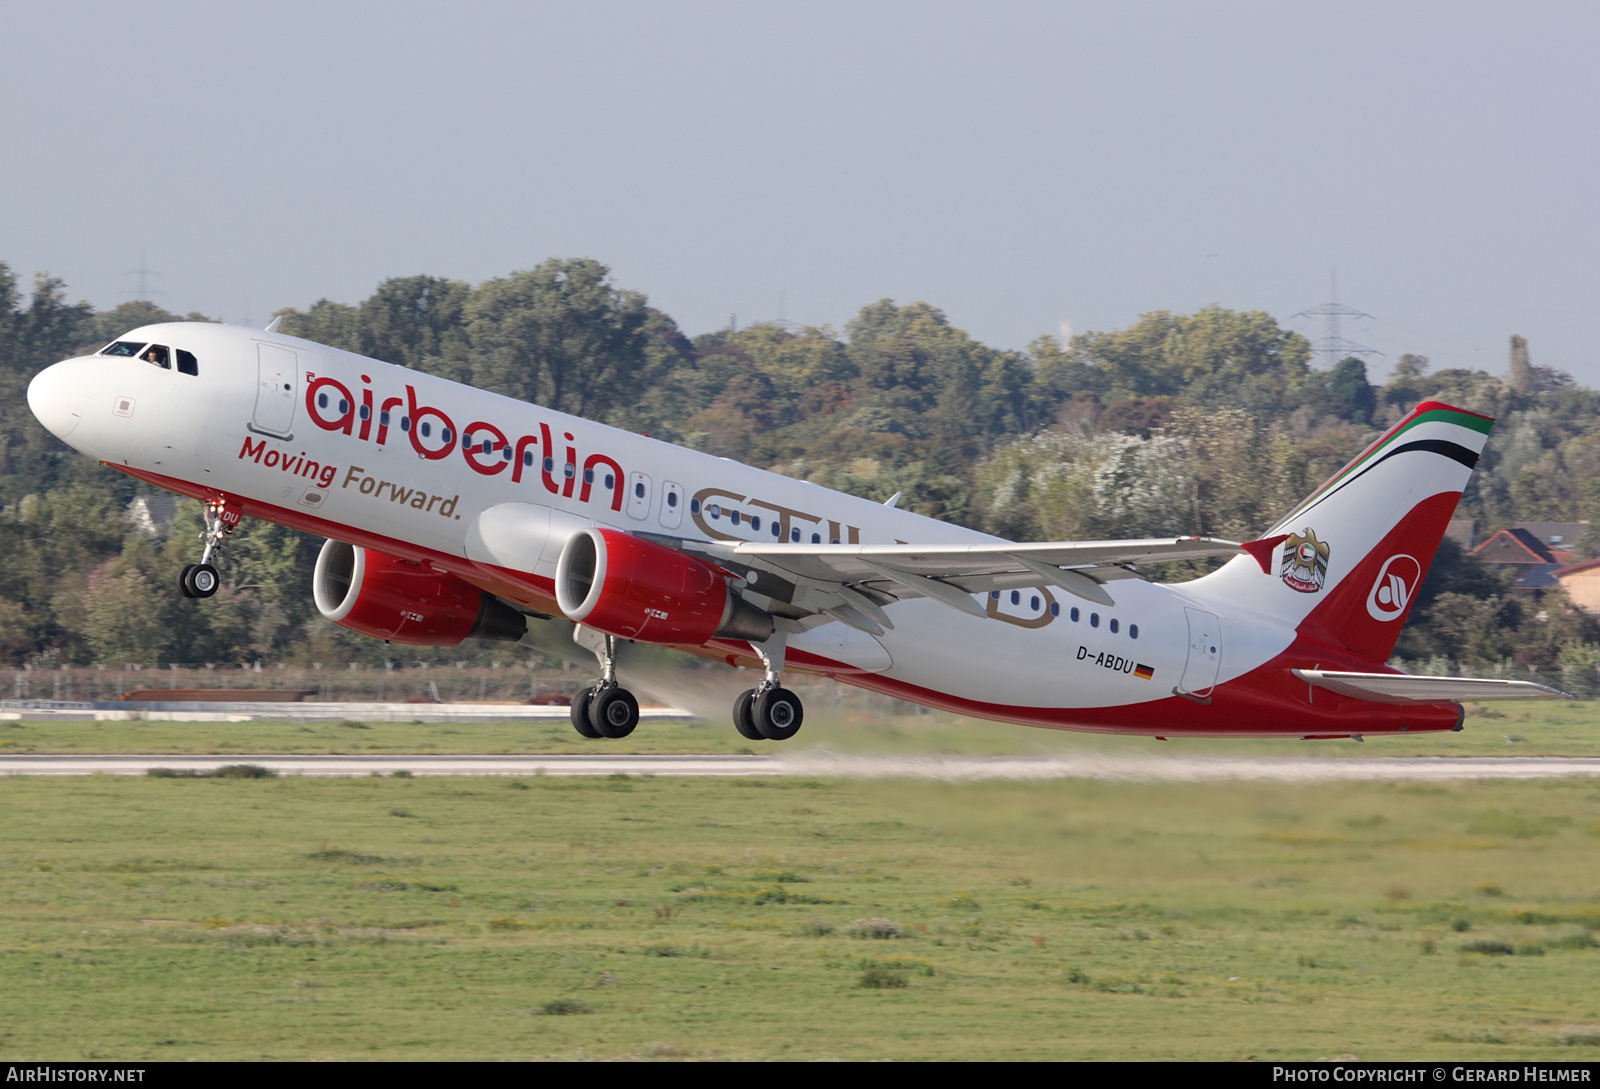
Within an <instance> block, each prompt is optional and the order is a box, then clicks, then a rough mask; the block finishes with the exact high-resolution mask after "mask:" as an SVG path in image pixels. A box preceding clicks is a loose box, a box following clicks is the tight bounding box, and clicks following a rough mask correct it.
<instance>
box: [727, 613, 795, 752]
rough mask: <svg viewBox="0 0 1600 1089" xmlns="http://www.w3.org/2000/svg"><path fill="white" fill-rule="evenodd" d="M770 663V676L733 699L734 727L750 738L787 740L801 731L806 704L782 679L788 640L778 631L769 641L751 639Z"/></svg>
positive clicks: (764, 661)
mask: <svg viewBox="0 0 1600 1089" xmlns="http://www.w3.org/2000/svg"><path fill="white" fill-rule="evenodd" d="M750 646H751V648H752V649H753V650H755V652H756V653H757V654H758V655H760V656H761V664H762V665H764V666H766V669H767V672H766V676H765V677H763V678H762V680H761V683H760V684H759V685H757V686H756V687H755V688H751V689H747V690H746V691H744V692H741V693H739V698H738V699H736V700H734V701H733V727H734V729H736V730H738V731H739V736H740V737H743V738H747V739H748V740H750V741H787V740H789V739H790V738H791V737H793V736H794V735H795V734H797V733H799V732H800V724H801V722H803V721H804V720H805V708H804V707H803V706H802V705H801V703H800V697H799V696H797V695H795V694H794V693H793V692H791V691H789V690H788V689H787V688H784V687H782V686H780V685H779V683H778V673H779V672H780V671H781V670H782V669H783V660H784V650H785V641H784V638H783V636H782V634H781V633H775V634H774V635H773V637H772V638H770V639H768V640H767V642H766V644H765V645H763V644H760V643H751V644H750Z"/></svg>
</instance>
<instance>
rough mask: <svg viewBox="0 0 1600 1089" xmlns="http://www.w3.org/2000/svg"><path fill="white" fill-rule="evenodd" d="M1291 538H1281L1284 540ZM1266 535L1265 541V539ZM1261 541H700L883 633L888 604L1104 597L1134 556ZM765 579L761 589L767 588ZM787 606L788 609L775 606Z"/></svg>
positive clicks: (718, 559)
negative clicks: (1028, 593)
mask: <svg viewBox="0 0 1600 1089" xmlns="http://www.w3.org/2000/svg"><path fill="white" fill-rule="evenodd" d="M1280 540H1282V538H1276V539H1273V540H1272V542H1271V545H1272V546H1273V547H1275V546H1276V545H1277V543H1278V541H1280ZM1260 543H1261V544H1265V542H1260ZM1257 544H1258V542H1254V541H1252V542H1249V543H1248V544H1239V543H1237V542H1234V541H1224V540H1220V539H1217V538H1212V537H1162V538H1151V539H1147V540H1136V541H1046V542H1035V543H1028V544H1018V543H1013V542H1008V541H984V542H980V543H976V544H961V545H913V544H892V545H876V544H875V545H863V544H838V545H835V544H829V545H822V544H814V545H807V544H760V543H754V542H710V543H699V542H697V543H696V544H695V545H694V546H693V549H694V550H695V551H697V552H700V553H701V554H703V555H705V556H706V557H707V558H708V559H710V560H711V561H712V562H714V563H719V564H722V565H724V566H734V567H743V568H745V569H747V570H750V569H753V570H755V571H764V572H770V573H772V574H774V575H776V576H778V578H779V579H781V580H783V581H784V582H786V583H788V584H790V585H792V586H793V587H794V593H793V594H791V595H789V597H788V599H787V600H786V602H785V604H788V605H789V606H791V607H792V610H793V611H797V612H798V614H799V615H800V616H805V615H815V614H818V613H825V614H828V615H829V616H830V617H832V618H833V619H836V620H841V621H843V622H845V623H846V624H849V625H851V626H852V627H857V628H861V629H862V630H864V631H868V632H871V633H872V634H874V635H877V634H881V633H882V630H883V629H885V628H892V627H894V624H893V623H892V622H891V621H890V620H889V618H888V617H887V616H886V615H885V614H884V613H883V609H882V606H883V605H886V604H889V603H890V602H892V601H896V600H900V599H903V598H908V597H927V598H932V599H933V600H935V601H939V602H942V603H943V604H945V605H949V606H950V607H951V608H954V609H958V610H960V611H962V612H965V613H970V614H972V615H973V616H983V615H985V612H984V608H983V606H982V605H980V604H978V603H977V602H976V601H974V600H973V598H972V595H973V594H981V593H989V592H990V591H994V590H1009V589H1016V588H1019V587H1024V586H1041V585H1050V586H1055V587H1057V588H1059V589H1062V590H1065V591H1067V592H1068V593H1071V594H1075V595H1077V596H1078V597H1081V598H1084V599H1085V600H1087V601H1092V602H1094V603H1096V604H1098V605H1105V606H1111V605H1114V604H1115V603H1116V602H1115V601H1114V599H1113V598H1112V597H1111V595H1110V593H1109V592H1107V590H1106V589H1105V586H1104V584H1105V583H1108V582H1113V581H1116V580H1118V579H1128V578H1137V577H1138V576H1137V574H1136V573H1135V572H1133V571H1131V570H1129V568H1128V565H1132V564H1137V563H1159V562H1167V561H1172V560H1191V559H1200V558H1203V557H1208V556H1233V555H1238V554H1241V553H1249V554H1251V555H1254V556H1256V559H1257V561H1258V562H1260V563H1262V564H1263V569H1265V563H1266V560H1265V559H1264V558H1263V556H1264V555H1270V548H1268V549H1266V550H1265V551H1262V550H1260V549H1258V548H1256V547H1253V546H1256V545H1257ZM762 581H763V580H761V579H759V578H757V579H755V580H753V588H754V589H756V590H757V591H758V592H759V591H761V590H762ZM774 611H775V612H781V611H782V610H781V609H775V610H774Z"/></svg>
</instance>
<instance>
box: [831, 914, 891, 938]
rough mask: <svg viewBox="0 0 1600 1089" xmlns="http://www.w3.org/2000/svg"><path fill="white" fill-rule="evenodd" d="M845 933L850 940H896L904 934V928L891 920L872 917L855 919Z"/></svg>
mask: <svg viewBox="0 0 1600 1089" xmlns="http://www.w3.org/2000/svg"><path fill="white" fill-rule="evenodd" d="M845 932H846V933H847V934H849V935H850V936H851V937H852V938H879V939H887V938H898V937H901V936H902V935H904V934H905V928H904V927H902V926H901V925H900V924H899V923H897V922H895V921H894V920H893V919H885V918H883V917H882V916H877V915H875V916H873V917H872V918H870V919H857V920H856V921H855V922H853V923H851V924H850V925H849V926H848V927H846V928H845Z"/></svg>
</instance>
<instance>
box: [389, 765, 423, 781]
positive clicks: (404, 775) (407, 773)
mask: <svg viewBox="0 0 1600 1089" xmlns="http://www.w3.org/2000/svg"><path fill="white" fill-rule="evenodd" d="M389 778H391V779H415V778H416V776H414V775H412V774H411V769H410V768H400V769H399V770H398V771H391V772H390V773H389Z"/></svg>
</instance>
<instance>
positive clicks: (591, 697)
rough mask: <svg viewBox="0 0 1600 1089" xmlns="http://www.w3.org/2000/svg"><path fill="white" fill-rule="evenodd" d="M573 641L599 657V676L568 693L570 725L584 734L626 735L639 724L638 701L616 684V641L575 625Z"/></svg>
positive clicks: (618, 736) (590, 736)
mask: <svg viewBox="0 0 1600 1089" xmlns="http://www.w3.org/2000/svg"><path fill="white" fill-rule="evenodd" d="M572 639H573V642H575V643H577V644H578V645H579V646H581V647H585V648H587V649H588V650H591V651H593V652H594V656H595V657H596V658H598V659H599V660H600V680H599V682H598V683H597V684H595V686H594V687H593V688H586V689H584V690H583V691H582V692H579V693H578V694H577V695H576V696H573V697H572V728H573V729H575V730H577V731H578V733H580V734H582V735H583V736H584V737H588V738H602V737H605V738H611V739H613V740H615V739H617V738H622V737H627V736H628V735H629V734H631V733H633V728H634V727H635V726H637V725H639V701H638V700H636V699H634V698H633V693H632V692H629V691H628V690H627V689H626V688H623V687H622V686H620V685H619V684H617V641H616V639H615V638H613V637H612V636H609V635H601V634H600V633H599V632H597V631H594V630H592V629H590V628H585V627H583V626H582V625H579V627H578V629H577V630H576V631H574V632H573V633H572Z"/></svg>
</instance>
